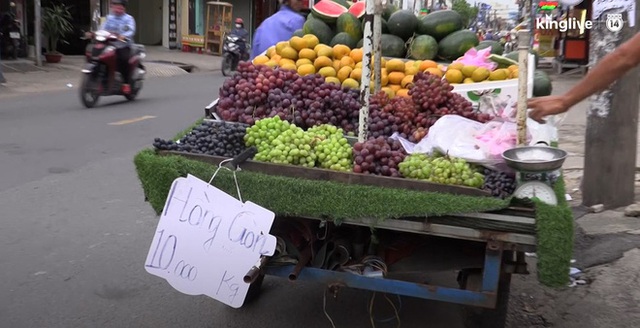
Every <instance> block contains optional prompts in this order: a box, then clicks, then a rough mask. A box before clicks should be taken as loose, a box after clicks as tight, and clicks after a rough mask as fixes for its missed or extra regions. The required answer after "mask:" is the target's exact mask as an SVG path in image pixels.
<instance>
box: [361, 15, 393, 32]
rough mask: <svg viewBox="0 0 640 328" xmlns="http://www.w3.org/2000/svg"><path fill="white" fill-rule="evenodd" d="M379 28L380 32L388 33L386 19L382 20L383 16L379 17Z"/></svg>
mask: <svg viewBox="0 0 640 328" xmlns="http://www.w3.org/2000/svg"><path fill="white" fill-rule="evenodd" d="M364 23H365V21H364V20H363V21H362V31H363V32H364ZM380 26H381V27H380V30H381V31H382V32H381V33H383V34H389V28H388V27H387V21H386V20H384V18H382V17H380Z"/></svg>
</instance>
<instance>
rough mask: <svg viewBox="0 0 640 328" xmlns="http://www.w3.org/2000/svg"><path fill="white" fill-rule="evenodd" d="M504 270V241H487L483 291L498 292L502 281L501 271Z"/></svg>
mask: <svg viewBox="0 0 640 328" xmlns="http://www.w3.org/2000/svg"><path fill="white" fill-rule="evenodd" d="M501 272H502V243H501V242H495V241H490V242H487V247H486V250H485V258H484V269H483V270H482V288H481V291H482V292H494V293H497V290H498V284H499V283H500V273H501Z"/></svg>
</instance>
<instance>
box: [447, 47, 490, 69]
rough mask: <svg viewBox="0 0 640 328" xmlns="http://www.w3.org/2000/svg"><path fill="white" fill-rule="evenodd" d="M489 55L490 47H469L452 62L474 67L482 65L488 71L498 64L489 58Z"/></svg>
mask: <svg viewBox="0 0 640 328" xmlns="http://www.w3.org/2000/svg"><path fill="white" fill-rule="evenodd" d="M490 55H491V47H489V48H485V49H482V50H476V48H471V49H469V50H467V52H465V53H464V55H463V56H462V57H460V58H458V60H456V61H455V62H454V63H462V64H463V65H465V66H466V65H470V66H476V67H484V68H486V69H488V70H490V71H493V70H494V69H496V67H498V64H496V63H494V62H493V61H491V60H489V56H490Z"/></svg>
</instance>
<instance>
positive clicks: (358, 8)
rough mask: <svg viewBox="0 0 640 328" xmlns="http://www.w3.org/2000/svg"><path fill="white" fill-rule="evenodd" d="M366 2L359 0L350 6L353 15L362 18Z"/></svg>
mask: <svg viewBox="0 0 640 328" xmlns="http://www.w3.org/2000/svg"><path fill="white" fill-rule="evenodd" d="M365 6H366V4H365V2H364V1H358V2H356V3H354V4H353V5H352V6H351V7H349V12H350V13H352V14H353V16H356V17H357V18H362V16H364V13H365V12H366V11H365Z"/></svg>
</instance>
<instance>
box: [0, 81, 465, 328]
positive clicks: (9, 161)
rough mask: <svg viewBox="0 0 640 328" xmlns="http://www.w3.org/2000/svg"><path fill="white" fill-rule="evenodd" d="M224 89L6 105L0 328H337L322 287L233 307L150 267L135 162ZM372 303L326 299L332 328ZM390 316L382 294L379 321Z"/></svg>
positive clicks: (414, 320) (417, 306) (416, 321)
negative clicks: (186, 290) (91, 102)
mask: <svg viewBox="0 0 640 328" xmlns="http://www.w3.org/2000/svg"><path fill="white" fill-rule="evenodd" d="M222 81H223V80H222V77H221V75H220V74H219V73H209V74H192V75H186V76H178V77H172V78H152V79H149V80H148V81H147V83H146V85H145V89H144V90H143V91H142V93H141V95H140V98H139V99H138V100H137V101H135V102H131V103H127V102H122V101H121V99H120V98H118V97H114V98H103V99H102V100H101V102H100V106H99V107H96V108H94V109H90V110H87V109H84V108H83V107H81V105H80V102H79V100H78V97H77V92H76V91H75V90H66V91H63V92H54V93H45V94H39V95H35V94H32V95H29V96H20V97H10V98H5V99H2V102H1V104H0V168H1V170H0V209H1V213H2V214H0V220H1V221H0V222H1V223H0V245H1V246H0V326H2V327H16V328H21V327H47V328H57V327H64V328H69V327H216V328H217V327H234V328H236V327H237V328H249V327H255V326H260V327H278V328H280V327H305V328H315V327H323V328H324V327H331V323H330V322H329V320H328V319H327V317H326V316H325V313H324V312H323V295H324V291H325V288H324V286H323V285H320V284H303V283H290V282H288V281H285V280H282V279H278V278H273V277H267V278H266V280H265V282H264V284H263V289H262V294H261V296H260V298H259V299H258V300H257V301H256V302H252V303H249V304H248V305H246V306H245V307H243V308H241V309H232V308H230V307H227V306H226V305H223V304H221V303H218V302H217V301H215V300H213V299H210V298H208V297H205V296H188V295H184V294H181V293H179V292H177V291H175V290H174V289H173V288H172V287H171V286H169V284H168V283H167V282H166V281H164V280H162V279H160V278H158V277H156V276H152V275H150V274H148V273H147V272H146V271H145V270H144V261H145V258H146V255H147V252H148V250H149V246H150V243H151V241H152V238H153V235H154V231H155V226H156V223H157V217H156V216H155V214H154V213H153V211H152V210H151V208H150V206H149V205H148V203H145V202H144V196H143V192H142V189H141V187H140V185H139V182H138V179H137V177H136V174H135V170H134V166H133V162H132V159H133V156H134V155H135V153H136V152H137V151H139V150H140V149H142V148H144V147H148V146H149V145H150V144H151V142H152V140H153V138H155V137H163V138H170V137H172V136H173V135H175V133H177V132H178V131H180V130H182V129H183V128H185V127H187V126H189V125H190V124H191V123H192V122H193V121H194V120H196V119H197V118H198V117H200V116H201V115H202V114H203V107H204V105H205V104H207V103H208V102H209V101H211V100H212V98H213V97H214V95H216V94H217V90H218V88H219V86H220V84H221V83H222ZM145 117H146V119H142V120H136V119H140V118H145ZM110 123H111V124H110ZM114 123H115V124H114ZM371 295H372V294H371V293H370V292H366V291H357V290H346V289H343V290H341V292H340V293H339V294H338V298H337V299H333V297H332V296H330V295H327V299H326V312H327V313H328V314H329V315H330V316H331V318H332V320H333V321H334V323H335V326H336V327H372V325H371V319H370V316H369V313H368V306H369V299H370V297H371ZM378 296H380V295H378ZM392 300H393V301H395V302H396V305H400V318H401V323H402V327H447V328H455V327H460V322H459V321H460V318H459V316H458V314H459V312H458V311H459V309H458V308H457V307H455V306H450V305H443V304H440V303H435V302H428V301H422V300H413V299H408V298H402V302H401V304H398V302H397V299H395V298H392ZM392 314H393V311H392V310H391V308H390V306H389V305H388V303H386V301H385V300H384V298H383V297H377V301H376V302H375V309H374V315H375V317H376V318H378V319H380V318H386V317H389V316H391V315H392ZM375 327H396V324H395V323H394V322H393V321H392V322H388V323H380V322H376V325H375Z"/></svg>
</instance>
